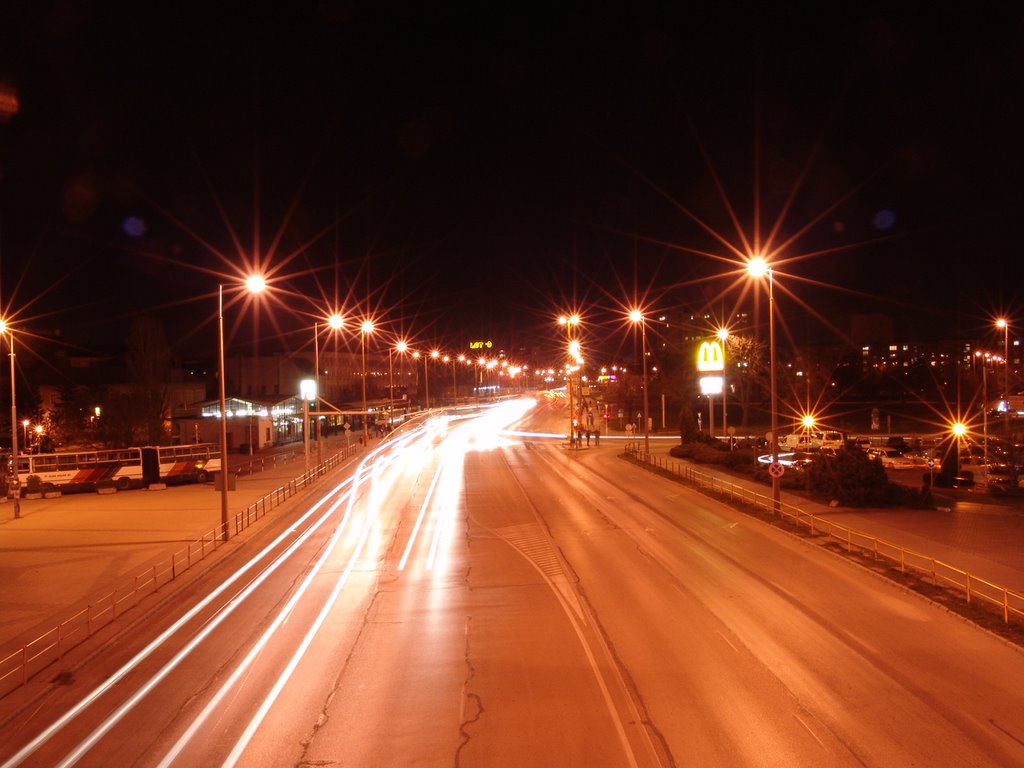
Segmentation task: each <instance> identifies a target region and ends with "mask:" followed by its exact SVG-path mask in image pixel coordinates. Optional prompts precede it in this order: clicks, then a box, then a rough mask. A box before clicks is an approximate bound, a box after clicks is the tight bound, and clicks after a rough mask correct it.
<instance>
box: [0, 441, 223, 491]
mask: <svg viewBox="0 0 1024 768" xmlns="http://www.w3.org/2000/svg"><path fill="white" fill-rule="evenodd" d="M9 461H10V458H9V457H8V462H9ZM8 466H9V464H8ZM220 466H221V462H220V449H219V448H218V447H217V446H216V445H214V444H212V443H194V444H189V445H167V446H149V447H146V448H110V449H101V450H95V451H65V452H61V453H25V454H20V455H19V456H18V480H19V483H20V486H21V488H22V490H23V491H24V489H26V488H28V487H29V485H28V479H29V477H32V476H35V477H37V478H39V483H38V485H39V489H40V490H41V491H44V492H45V491H62V492H64V491H66V492H69V493H71V492H74V491H92V490H95V489H96V488H97V487H99V486H101V485H111V486H113V487H114V488H117V489H118V490H122V491H125V490H128V489H129V488H142V487H143V486H147V485H151V484H153V483H168V484H180V483H203V482H206V481H207V480H209V479H210V476H211V475H213V474H214V473H215V472H220Z"/></svg>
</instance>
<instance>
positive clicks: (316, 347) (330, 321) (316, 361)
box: [250, 312, 345, 466]
mask: <svg viewBox="0 0 1024 768" xmlns="http://www.w3.org/2000/svg"><path fill="white" fill-rule="evenodd" d="M327 327H328V328H330V329H331V330H333V331H340V330H341V329H342V328H344V327H345V320H344V318H343V317H342V316H341V315H340V314H339V313H338V312H335V313H334V314H332V315H331V316H330V317H328V318H327ZM313 369H314V370H313V382H314V386H315V388H316V403H315V404H314V406H313V421H314V423H315V424H317V430H316V464H317V466H320V465H321V464H322V463H323V451H322V450H321V447H320V446H321V440H320V429H319V425H320V324H319V323H313ZM308 427H309V425H308V424H306V426H305V427H304V429H306V428H308ZM250 444H251V443H250Z"/></svg>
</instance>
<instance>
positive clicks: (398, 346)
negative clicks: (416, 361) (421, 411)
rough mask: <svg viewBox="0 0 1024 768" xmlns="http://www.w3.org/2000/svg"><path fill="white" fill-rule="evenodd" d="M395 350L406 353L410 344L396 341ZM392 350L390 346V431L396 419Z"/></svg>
mask: <svg viewBox="0 0 1024 768" xmlns="http://www.w3.org/2000/svg"><path fill="white" fill-rule="evenodd" d="M394 351H395V352H398V353H399V354H400V355H404V354H405V353H406V352H408V351H409V345H408V344H407V343H406V342H404V341H398V342H396V343H395V346H394ZM391 352H392V348H391V347H388V408H389V409H390V411H389V412H388V428H389V429H388V431H389V432H390V431H391V428H393V427H394V419H395V369H394V368H393V367H392V364H391Z"/></svg>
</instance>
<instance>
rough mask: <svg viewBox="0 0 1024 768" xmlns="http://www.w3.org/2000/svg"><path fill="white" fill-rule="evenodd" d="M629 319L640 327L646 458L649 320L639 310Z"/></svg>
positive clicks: (633, 312) (647, 439)
mask: <svg viewBox="0 0 1024 768" xmlns="http://www.w3.org/2000/svg"><path fill="white" fill-rule="evenodd" d="M629 319H630V322H632V323H633V324H634V325H637V324H638V325H639V326H640V360H641V362H642V367H643V379H642V386H643V388H644V456H649V455H650V452H651V450H650V438H649V437H648V429H647V423H648V418H647V319H646V318H645V317H644V313H643V312H641V311H640V310H639V309H634V310H631V311H630V313H629Z"/></svg>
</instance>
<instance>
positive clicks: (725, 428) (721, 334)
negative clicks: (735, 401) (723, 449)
mask: <svg viewBox="0 0 1024 768" xmlns="http://www.w3.org/2000/svg"><path fill="white" fill-rule="evenodd" d="M715 335H716V336H717V337H718V340H719V341H720V342H722V349H723V351H724V350H725V342H726V341H727V340H728V338H729V329H728V328H719V329H718V331H716V332H715ZM723 357H724V355H723ZM728 391H729V387H728V383H727V381H726V376H725V370H724V368H723V370H722V434H724V435H725V436H726V439H727V440H728V442H729V448H730V450H731V449H732V438H730V437H729V410H728V407H727V403H726V394H727V393H728Z"/></svg>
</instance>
